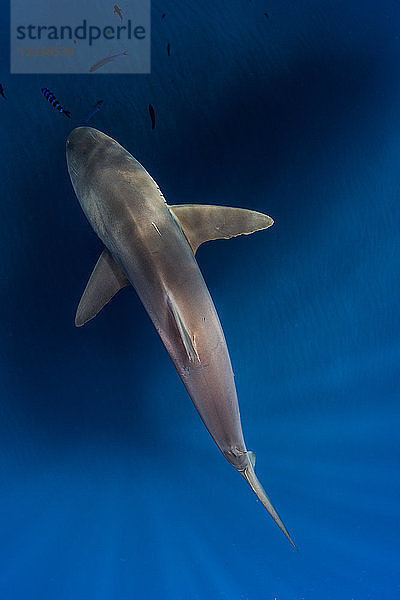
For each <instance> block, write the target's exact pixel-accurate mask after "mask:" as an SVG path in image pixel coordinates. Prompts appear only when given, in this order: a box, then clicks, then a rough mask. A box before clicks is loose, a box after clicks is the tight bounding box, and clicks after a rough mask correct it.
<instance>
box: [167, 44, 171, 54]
mask: <svg viewBox="0 0 400 600" xmlns="http://www.w3.org/2000/svg"><path fill="white" fill-rule="evenodd" d="M167 51H168V56H171V44H168V46H167Z"/></svg>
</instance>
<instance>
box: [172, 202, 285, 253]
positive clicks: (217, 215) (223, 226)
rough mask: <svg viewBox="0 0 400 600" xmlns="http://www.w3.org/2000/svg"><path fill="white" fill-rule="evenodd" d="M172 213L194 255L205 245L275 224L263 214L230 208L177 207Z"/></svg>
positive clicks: (179, 205) (175, 206)
mask: <svg viewBox="0 0 400 600" xmlns="http://www.w3.org/2000/svg"><path fill="white" fill-rule="evenodd" d="M169 209H170V210H171V212H172V213H173V214H174V216H175V217H176V218H177V220H178V221H179V223H180V225H181V227H182V230H183V232H184V234H185V236H186V238H187V240H188V242H189V244H190V246H191V248H192V250H193V253H194V254H196V250H197V248H198V247H199V246H200V245H201V244H203V243H204V242H208V241H210V240H218V239H221V238H223V239H229V238H231V237H235V236H237V235H242V234H244V235H248V234H249V233H254V232H255V231H260V230H261V229H267V228H268V227H271V225H272V224H273V222H274V221H273V219H271V217H268V215H264V214H263V213H259V212H256V211H254V210H246V209H245V208H231V207H229V206H215V205H212V204H210V205H207V204H175V205H173V206H170V207H169Z"/></svg>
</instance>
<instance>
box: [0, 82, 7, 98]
mask: <svg viewBox="0 0 400 600" xmlns="http://www.w3.org/2000/svg"><path fill="white" fill-rule="evenodd" d="M0 95H1V96H3V98H4V100H7V98H6V96H5V94H4V89H3V86H2V85H1V83H0Z"/></svg>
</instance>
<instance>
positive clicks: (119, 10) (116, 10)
mask: <svg viewBox="0 0 400 600" xmlns="http://www.w3.org/2000/svg"><path fill="white" fill-rule="evenodd" d="M114 15H118V16H119V18H120V19H121V23H122V21H123V17H122V11H121V9H120V7H119V6H117V5H116V4H115V5H114Z"/></svg>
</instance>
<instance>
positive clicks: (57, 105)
mask: <svg viewBox="0 0 400 600" xmlns="http://www.w3.org/2000/svg"><path fill="white" fill-rule="evenodd" d="M42 94H43V96H44V97H45V98H46V99H47V100H48V101H49V102H50V103H51V104H52V105H53V106H54V108H56V109H57V110H58V111H60V112H62V113H64V115H66V116H67V117H68V118H69V119H70V118H71V113H70V112H69V110H65V109H64V108H63V107H62V106H61V104H60V103H59V101H58V100H57V98H56V96H55V94H53V92H51V91H50V90H48V89H47V88H42Z"/></svg>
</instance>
